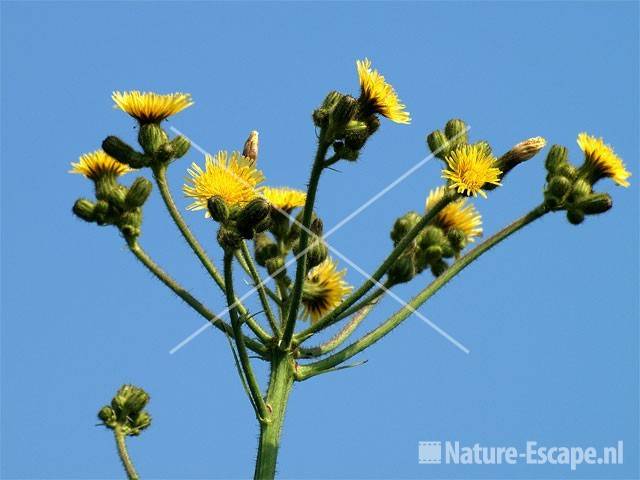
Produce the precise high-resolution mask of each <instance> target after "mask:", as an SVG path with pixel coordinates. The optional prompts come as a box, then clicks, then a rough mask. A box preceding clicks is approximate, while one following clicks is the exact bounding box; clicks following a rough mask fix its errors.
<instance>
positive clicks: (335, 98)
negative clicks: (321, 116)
mask: <svg viewBox="0 0 640 480" xmlns="http://www.w3.org/2000/svg"><path fill="white" fill-rule="evenodd" d="M342 97H344V95H343V94H342V93H340V92H336V91H335V90H334V91H332V92H329V93H328V94H327V96H326V97H325V98H324V100H323V101H322V105H321V107H320V108H323V109H325V110H328V111H333V108H334V107H335V106H336V105H337V104H338V102H339V101H340V99H342Z"/></svg>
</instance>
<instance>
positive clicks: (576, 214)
mask: <svg viewBox="0 0 640 480" xmlns="http://www.w3.org/2000/svg"><path fill="white" fill-rule="evenodd" d="M567 220H569V223H572V224H573V225H580V224H581V223H582V222H583V221H584V213H582V211H581V210H579V209H577V208H571V209H569V210H567Z"/></svg>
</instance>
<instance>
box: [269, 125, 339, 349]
mask: <svg viewBox="0 0 640 480" xmlns="http://www.w3.org/2000/svg"><path fill="white" fill-rule="evenodd" d="M325 135H326V134H325V131H324V129H323V130H321V131H320V136H319V140H318V150H317V151H316V157H315V159H314V161H313V167H311V175H310V176H309V184H308V185H309V187H308V189H307V199H306V201H305V204H304V210H303V213H302V226H301V227H300V251H301V252H303V253H302V255H300V257H298V262H297V266H296V279H295V282H294V284H293V290H292V292H291V296H290V297H289V302H288V304H289V308H288V314H287V318H286V321H285V323H284V333H283V334H282V340H281V342H280V348H282V349H283V350H286V349H288V348H289V345H290V344H291V339H292V338H293V332H294V330H295V326H296V318H297V317H298V308H299V307H300V300H301V299H302V285H303V283H304V278H305V276H306V274H307V248H308V247H309V225H310V224H311V216H312V214H313V206H314V204H315V200H316V192H317V191H318V182H319V181H320V175H321V174H322V170H323V168H324V162H325V156H326V154H327V150H328V149H329V146H330V145H331V142H329V141H327V140H326V138H325Z"/></svg>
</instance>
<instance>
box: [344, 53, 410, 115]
mask: <svg viewBox="0 0 640 480" xmlns="http://www.w3.org/2000/svg"><path fill="white" fill-rule="evenodd" d="M356 66H357V68H358V77H359V78H360V102H361V103H362V104H364V105H365V110H370V111H371V113H379V114H380V115H383V116H385V117H387V118H388V119H389V120H392V121H394V122H396V123H410V122H411V117H410V115H409V112H407V111H406V110H405V108H406V107H405V105H404V104H403V103H401V102H400V99H399V98H398V94H397V93H396V91H395V90H394V89H393V87H392V86H391V85H390V84H389V83H387V81H386V80H385V79H384V77H383V76H382V75H380V73H379V72H378V71H377V70H373V69H371V61H370V60H369V59H366V58H365V59H364V60H358V61H356Z"/></svg>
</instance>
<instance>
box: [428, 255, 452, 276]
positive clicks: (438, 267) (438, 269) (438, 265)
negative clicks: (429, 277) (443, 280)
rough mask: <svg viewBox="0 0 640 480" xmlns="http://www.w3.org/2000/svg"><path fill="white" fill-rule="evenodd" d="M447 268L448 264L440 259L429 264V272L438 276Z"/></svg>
mask: <svg viewBox="0 0 640 480" xmlns="http://www.w3.org/2000/svg"><path fill="white" fill-rule="evenodd" d="M447 268H449V265H448V264H447V262H445V261H444V260H442V259H441V260H438V261H437V262H435V263H433V264H432V265H431V273H432V274H433V276H434V277H439V276H440V275H442V274H443V273H444V271H445V270H446V269H447Z"/></svg>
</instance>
